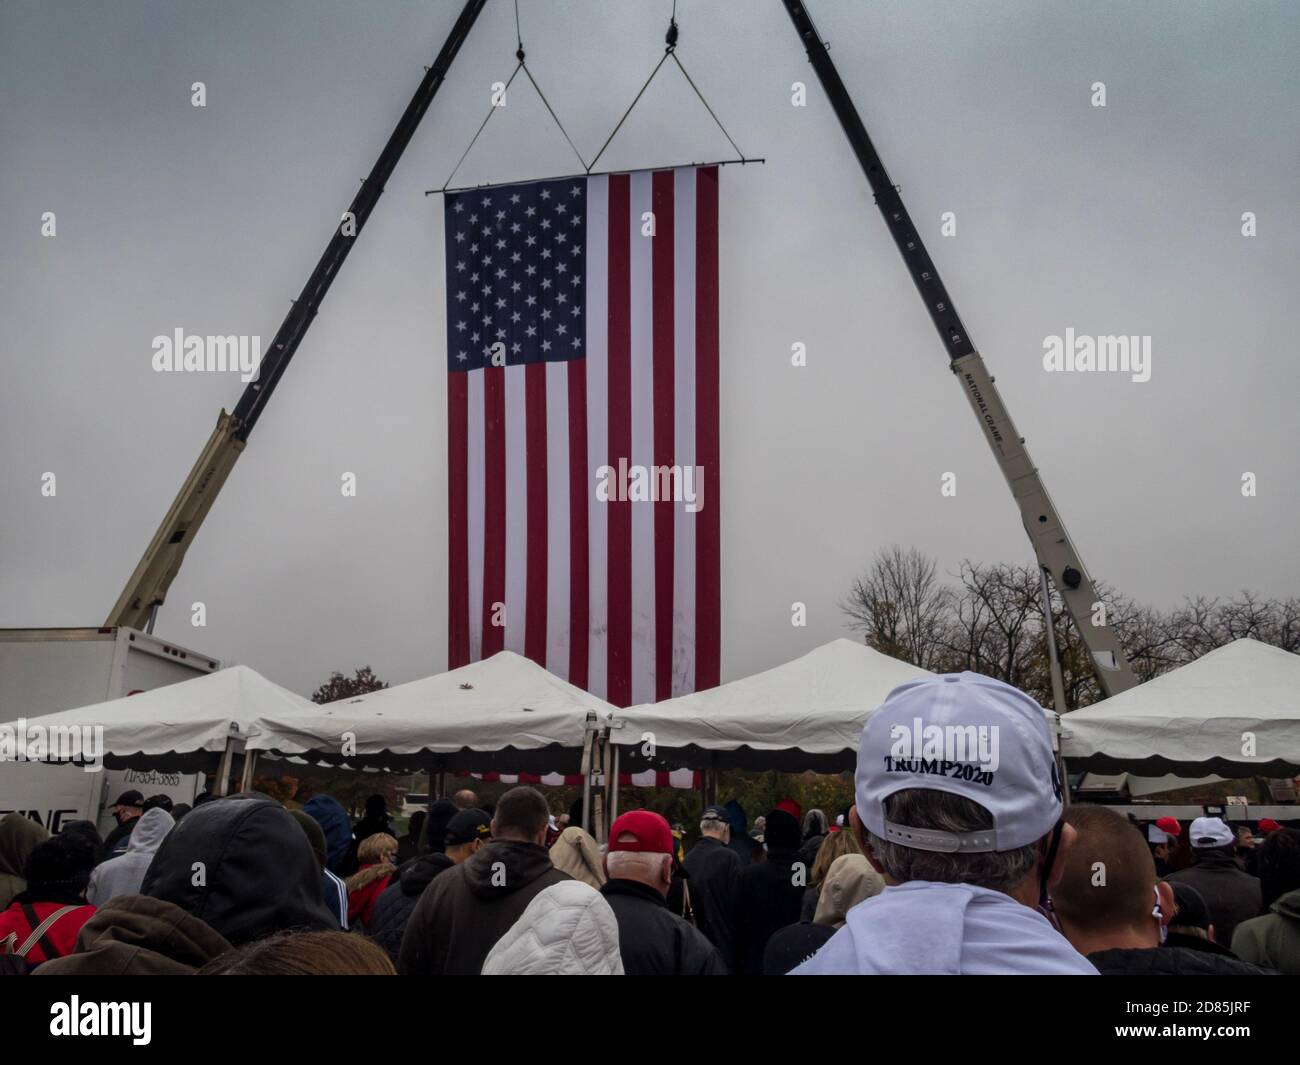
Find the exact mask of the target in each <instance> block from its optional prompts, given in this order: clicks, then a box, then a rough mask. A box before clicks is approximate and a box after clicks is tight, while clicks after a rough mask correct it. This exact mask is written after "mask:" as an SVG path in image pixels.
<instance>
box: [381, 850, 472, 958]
mask: <svg viewBox="0 0 1300 1065" xmlns="http://www.w3.org/2000/svg"><path fill="white" fill-rule="evenodd" d="M455 864H456V863H455V862H453V861H452V860H451V859H450V858H448V857H447V856H446V855H445V854H422V855H420V857H418V858H412V859H411V860H410V861H409V862H405V863H404V864H402V865H401V866H400V867H399V868H398V870H397V876H396V878H395V879H394V880H393V882H392V883H391V884H389V885H388V887H386V888H384V890H383V893H382V894H381V895H380V896H379V898H377V899H376V900H375V908H374V909H373V910H372V911H371V914H370V938H371V939H373V940H374V941H375V942H376V943H378V944H379V945H380V946H381V947H383V948H384V950H386V951H388V956H389V957H390V958H392V959H393V964H394V965H396V964H397V957H398V955H399V954H400V953H401V951H402V934H403V933H404V932H405V931H406V924H407V922H408V921H410V919H411V914H413V913H414V912H415V904H416V903H417V902H419V901H420V896H421V895H422V894H424V889H425V888H427V887H428V886H429V884H430V883H431V882H432V880H433V878H434V877H435V876H437V875H438V874H439V873H443V872H446V871H447V870H448V869H450V868H451V867H452V866H453V865H455Z"/></svg>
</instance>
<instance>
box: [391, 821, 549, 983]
mask: <svg viewBox="0 0 1300 1065" xmlns="http://www.w3.org/2000/svg"><path fill="white" fill-rule="evenodd" d="M572 879H573V878H572V877H571V876H569V874H568V873H562V872H560V870H558V869H556V868H555V866H553V865H552V864H551V857H550V855H549V854H547V852H546V848H545V847H540V846H538V845H537V844H536V843H524V842H521V841H517V840H508V839H501V840H494V841H493V842H492V843H489V844H488V845H487V846H486V847H482V848H480V849H479V851H478V853H477V854H475V855H474V856H473V857H472V858H470V859H468V860H467V861H464V862H461V864H460V865H458V866H456V867H455V868H454V869H448V870H447V871H446V872H444V873H440V874H439V875H438V876H436V877H435V878H434V879H433V882H432V883H431V884H430V885H429V886H428V888H427V889H426V890H425V891H424V893H423V894H422V895H421V896H420V900H419V902H417V903H416V904H415V910H414V912H412V914H411V917H410V920H409V921H408V922H407V925H406V933H405V934H404V935H403V936H402V948H401V950H400V951H399V952H398V957H397V971H398V972H400V973H402V974H403V975H404V976H444V975H446V976H478V975H479V973H480V972H482V970H483V962H484V961H486V960H487V956H488V953H489V952H490V951H491V950H492V948H493V947H494V946H496V942H497V940H498V939H500V938H501V937H502V936H503V935H505V934H506V932H508V931H509V930H510V926H511V925H513V924H514V923H515V922H516V921H517V920H519V918H520V916H521V915H522V914H523V912H524V910H526V909H527V908H528V904H529V903H530V902H532V901H533V898H534V897H535V896H536V895H538V894H540V893H541V892H542V891H544V890H545V889H546V888H548V887H550V886H551V885H552V884H558V883H559V882H560V881H561V880H572Z"/></svg>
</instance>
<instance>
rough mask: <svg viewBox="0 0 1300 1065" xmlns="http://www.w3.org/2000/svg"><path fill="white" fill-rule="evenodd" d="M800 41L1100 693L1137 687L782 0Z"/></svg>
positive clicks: (903, 213) (921, 256) (803, 29)
mask: <svg viewBox="0 0 1300 1065" xmlns="http://www.w3.org/2000/svg"><path fill="white" fill-rule="evenodd" d="M782 2H783V3H784V4H785V8H786V11H787V12H788V13H789V15H790V19H791V21H793V23H794V28H795V32H797V33H798V34H799V38H800V40H802V41H803V45H804V48H805V49H806V50H807V52H808V59H809V61H810V62H811V63H812V65H813V69H814V70H815V71H816V72H817V78H818V80H819V81H820V82H821V85H822V88H823V89H824V90H825V92H826V96H827V98H828V99H829V100H830V104H831V107H832V108H833V109H834V111H835V117H836V118H838V119H839V122H840V125H841V126H842V127H843V129H844V133H845V136H847V137H848V140H849V144H850V146H851V147H852V149H853V153H854V155H856V156H857V159H858V163H859V165H860V166H861V167H862V171H863V173H864V174H865V175H866V178H867V181H868V182H869V183H870V185H871V191H872V192H873V193H874V194H875V200H876V206H877V207H879V208H880V213H881V214H882V215H883V216H884V219H885V225H886V226H887V227H888V228H889V232H890V235H891V236H892V237H893V238H894V243H895V244H896V245H897V246H898V250H899V253H900V254H901V255H902V256H903V261H904V263H906V264H907V269H908V271H909V272H910V273H911V275H912V281H913V282H914V283H915V284H916V289H917V291H918V292H919V293H920V295H921V300H922V302H923V303H924V304H925V309H926V311H927V312H928V313H929V315H930V319H931V320H932V321H933V322H934V326H935V329H937V330H938V332H939V337H940V339H941V340H942V341H943V345H944V347H945V349H946V350H947V352H948V359H949V364H950V366H951V369H952V371H953V373H954V374H955V375H956V377H957V379H958V380H959V381H960V382H961V385H962V391H964V392H965V393H966V398H967V399H968V400H969V401H970V405H971V409H972V410H973V411H974V412H975V416H976V418H977V419H978V421H979V423H980V427H981V428H982V429H983V431H984V438H985V440H987V441H988V444H989V447H991V448H992V449H993V455H994V458H996V459H997V462H998V466H999V467H1000V468H1001V470H1002V475H1003V477H1004V478H1005V479H1006V482H1007V486H1008V487H1009V488H1010V489H1011V495H1012V497H1013V498H1014V499H1015V501H1016V505H1017V506H1018V507H1019V508H1020V519H1021V521H1022V522H1023V523H1024V527H1025V532H1026V533H1028V534H1029V540H1030V542H1031V543H1032V544H1033V548H1034V554H1035V555H1036V556H1037V558H1038V564H1039V566H1040V567H1041V568H1042V569H1043V570H1044V571H1045V572H1046V573H1047V574H1048V575H1049V576H1050V577H1051V579H1052V582H1053V583H1054V584H1055V585H1056V587H1057V590H1058V591H1059V592H1060V594H1061V599H1062V600H1063V601H1064V603H1065V609H1066V611H1067V612H1068V613H1069V615H1070V618H1071V619H1072V620H1073V621H1074V627H1075V629H1076V630H1077V631H1078V633H1079V636H1080V638H1081V639H1082V640H1083V642H1084V645H1085V646H1086V647H1087V648H1088V651H1089V653H1090V654H1091V656H1092V661H1093V667H1094V669H1095V671H1096V674H1097V680H1098V682H1099V683H1100V684H1101V688H1102V690H1103V691H1104V692H1105V693H1106V695H1108V696H1109V695H1114V694H1116V693H1117V692H1121V691H1125V690H1126V689H1128V688H1131V687H1133V686H1135V685H1136V684H1137V677H1136V676H1135V675H1134V673H1133V668H1132V666H1131V665H1130V664H1129V662H1128V659H1127V658H1126V657H1125V655H1124V650H1123V648H1122V647H1121V646H1120V642H1119V639H1118V637H1117V636H1116V635H1115V630H1114V628H1113V627H1112V626H1111V625H1110V624H1109V623H1107V621H1106V619H1105V614H1104V611H1102V612H1100V616H1101V618H1102V623H1100V624H1098V623H1097V620H1098V616H1099V612H1098V609H1097V608H1098V605H1099V603H1100V601H1101V600H1100V596H1099V595H1098V594H1097V590H1096V588H1095V587H1094V585H1093V583H1092V578H1090V577H1089V576H1088V571H1087V569H1086V568H1085V567H1084V565H1083V560H1082V558H1080V556H1079V553H1078V551H1077V550H1075V547H1074V544H1073V543H1071V542H1070V537H1069V534H1068V533H1067V532H1066V530H1065V524H1064V522H1062V520H1061V517H1060V515H1059V514H1058V513H1057V510H1056V507H1055V506H1053V504H1052V500H1051V498H1050V497H1049V496H1048V494H1047V488H1046V487H1045V486H1044V485H1043V481H1042V478H1041V477H1040V476H1039V475H1038V468H1037V467H1036V466H1035V465H1034V464H1033V461H1032V460H1031V459H1030V457H1029V452H1028V451H1027V450H1026V449H1025V441H1024V438H1023V437H1022V436H1021V435H1020V434H1019V432H1017V430H1016V427H1015V425H1014V424H1013V423H1012V421H1011V416H1010V415H1009V414H1008V413H1007V409H1006V407H1005V405H1004V404H1003V402H1002V397H1001V396H1000V395H999V394H998V390H997V387H996V385H995V384H994V382H993V377H992V376H991V375H990V374H989V372H988V368H987V367H986V366H985V364H984V359H983V357H982V356H981V355H980V353H979V351H978V349H976V347H975V344H974V342H973V341H972V340H971V338H970V335H969V334H968V333H967V332H966V328H965V326H963V325H962V321H961V318H960V317H958V315H957V309H956V307H954V306H953V302H952V299H951V297H950V296H949V295H948V290H947V289H946V288H945V287H944V283H943V280H942V279H941V278H940V277H939V271H938V270H937V269H936V268H935V265H934V261H933V260H932V259H931V258H930V253H929V252H928V251H927V250H926V247H925V243H924V242H923V241H922V240H921V237H920V235H919V234H918V233H917V230H916V227H915V226H914V225H913V224H912V219H911V216H910V215H909V214H908V213H907V208H906V207H905V206H903V199H902V197H901V196H900V195H899V192H898V188H897V187H896V186H895V185H894V183H893V182H892V181H890V180H889V174H888V173H887V172H886V170H885V165H884V163H883V162H881V159H880V156H879V155H878V154H877V152H876V149H875V145H873V144H872V143H871V138H870V137H869V136H868V135H867V130H866V127H865V126H864V125H863V124H862V119H861V117H860V116H859V115H858V111H857V108H856V107H854V105H853V100H852V98H851V97H850V96H849V93H848V90H847V89H846V88H845V87H844V82H843V81H842V80H841V79H840V75H839V72H838V71H837V70H836V69H835V64H834V63H833V62H832V61H831V57H830V53H829V52H828V51H827V49H826V45H825V44H824V43H823V42H822V39H821V37H820V36H818V34H817V30H816V27H815V26H813V22H812V19H811V17H809V15H808V11H807V9H806V8H805V7H804V5H803V2H802V0H782Z"/></svg>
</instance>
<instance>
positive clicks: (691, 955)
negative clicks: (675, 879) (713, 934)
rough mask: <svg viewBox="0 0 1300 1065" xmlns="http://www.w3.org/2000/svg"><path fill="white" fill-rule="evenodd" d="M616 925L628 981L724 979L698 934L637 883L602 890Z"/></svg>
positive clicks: (724, 969)
mask: <svg viewBox="0 0 1300 1065" xmlns="http://www.w3.org/2000/svg"><path fill="white" fill-rule="evenodd" d="M600 893H601V894H602V895H604V896H605V901H606V902H608V903H609V906H610V909H612V910H613V911H614V917H615V919H616V920H617V921H618V949H619V953H620V954H622V956H623V971H624V972H625V973H626V974H627V975H628V976H725V975H726V973H727V966H726V963H725V962H723V960H722V955H720V954H719V953H718V951H717V949H716V948H715V947H714V946H713V944H712V943H710V942H709V941H708V940H707V939H705V938H704V936H703V935H702V934H701V933H700V931H699V930H698V929H696V928H693V927H692V926H691V925H690V924H688V923H687V922H686V921H683V920H682V919H681V918H680V917H678V916H677V915H676V914H675V913H672V912H670V911H669V909H668V905H667V903H665V902H664V897H663V896H662V895H660V894H659V892H658V891H656V890H655V889H654V888H652V887H649V886H648V885H646V884H642V883H640V882H639V881H636V880H610V881H607V882H606V884H605V886H604V887H603V888H601V889H600Z"/></svg>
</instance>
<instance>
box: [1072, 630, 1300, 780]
mask: <svg viewBox="0 0 1300 1065" xmlns="http://www.w3.org/2000/svg"><path fill="white" fill-rule="evenodd" d="M1061 728H1062V733H1061V737H1062V738H1061V748H1062V752H1063V753H1064V755H1065V758H1066V760H1067V762H1068V764H1069V766H1070V768H1071V769H1072V770H1074V769H1086V770H1090V771H1093V772H1101V773H1105V772H1118V771H1126V772H1130V773H1140V774H1143V775H1146V776H1159V775H1162V774H1166V773H1177V774H1178V775H1179V776H1191V777H1195V776H1205V775H1206V774H1207V773H1217V774H1219V775H1221V776H1225V777H1243V776H1275V777H1276V776H1291V775H1292V774H1295V773H1297V772H1300V655H1294V654H1291V653H1290V652H1287V651H1283V650H1281V649H1280V648H1278V647H1273V646H1270V645H1269V644H1265V643H1260V642H1259V641H1258V640H1249V639H1246V640H1235V641H1233V642H1232V643H1230V644H1226V645H1225V646H1223V647H1219V648H1217V649H1215V650H1213V651H1211V652H1209V653H1208V654H1205V655H1202V656H1201V657H1200V658H1198V659H1196V661H1194V662H1189V663H1188V664H1187V665H1185V666H1179V667H1178V668H1177V669H1174V670H1170V671H1169V672H1168V673H1165V674H1163V675H1161V676H1159V677H1156V678H1154V679H1153V680H1149V681H1147V682H1146V683H1145V684H1140V685H1138V686H1137V687H1136V688H1130V689H1129V690H1128V691H1126V692H1122V693H1120V694H1119V695H1114V696H1112V697H1111V698H1109V699H1107V700H1105V701H1104V702H1102V703H1098V704H1097V705H1096V706H1089V707H1086V708H1085V709H1083V710H1075V711H1074V712H1073V713H1070V714H1066V715H1065V716H1064V717H1063V718H1062V719H1061ZM1252 743H1253V753H1247V752H1249V751H1251V746H1250V745H1251V744H1252Z"/></svg>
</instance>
